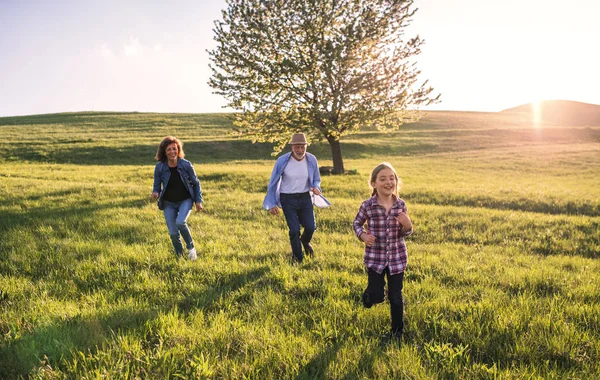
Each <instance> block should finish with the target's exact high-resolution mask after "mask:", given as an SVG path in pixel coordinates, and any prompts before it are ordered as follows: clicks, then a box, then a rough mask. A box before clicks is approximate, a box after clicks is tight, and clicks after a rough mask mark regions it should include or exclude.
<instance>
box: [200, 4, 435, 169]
mask: <svg viewBox="0 0 600 380" xmlns="http://www.w3.org/2000/svg"><path fill="white" fill-rule="evenodd" d="M412 5H413V1H412V0H227V9H225V10H223V11H222V17H223V19H222V20H217V21H215V28H214V29H213V32H214V34H215V36H214V39H215V41H216V42H217V47H216V48H215V49H214V50H212V51H209V52H208V53H209V58H210V61H211V63H210V68H211V70H212V76H211V78H210V80H209V85H210V86H211V87H213V89H215V91H214V93H216V94H219V95H222V96H223V97H225V99H227V100H228V102H229V103H228V106H229V107H231V108H234V109H236V110H239V111H242V112H240V113H236V114H235V115H234V125H235V126H236V127H238V132H239V134H240V135H243V136H249V137H251V138H252V141H253V142H257V141H261V142H267V141H268V142H272V143H276V144H275V147H274V150H275V152H276V153H277V152H280V151H281V150H282V149H283V147H284V146H285V144H286V143H287V141H288V139H289V136H290V133H291V132H298V131H302V132H304V133H306V134H307V136H308V137H309V138H310V139H311V140H323V139H325V140H327V142H328V143H329V144H330V146H331V153H332V159H333V166H334V169H333V171H334V173H343V172H344V163H343V160H342V150H341V146H340V138H341V137H342V136H344V135H347V134H350V133H355V132H357V131H358V130H360V128H361V127H363V126H366V125H371V126H375V127H377V128H378V129H379V130H381V131H390V130H396V129H397V128H399V127H400V125H401V124H402V123H403V122H406V121H407V120H413V119H414V118H415V117H416V116H417V113H416V112H415V111H414V110H416V109H418V107H419V106H420V105H428V104H431V103H434V102H437V101H438V99H439V95H438V96H437V97H430V94H431V93H432V91H433V88H431V87H428V85H427V81H425V82H424V83H422V84H421V85H417V83H416V82H417V76H418V75H419V74H420V71H419V70H418V69H417V67H416V63H415V62H412V61H411V58H412V57H414V56H416V55H418V54H419V53H420V46H421V45H422V43H423V40H421V39H420V38H419V36H416V37H412V38H409V39H404V32H405V29H406V27H407V26H408V25H409V23H410V21H411V20H412V17H413V15H414V13H415V12H416V9H414V10H412V9H411V7H412Z"/></svg>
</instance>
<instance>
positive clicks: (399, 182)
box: [369, 162, 402, 196]
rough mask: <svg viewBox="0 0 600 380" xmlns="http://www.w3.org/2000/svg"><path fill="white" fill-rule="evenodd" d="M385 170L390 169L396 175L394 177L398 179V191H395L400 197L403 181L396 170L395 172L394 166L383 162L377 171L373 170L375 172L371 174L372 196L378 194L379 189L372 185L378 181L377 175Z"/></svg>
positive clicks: (377, 167) (376, 168)
mask: <svg viewBox="0 0 600 380" xmlns="http://www.w3.org/2000/svg"><path fill="white" fill-rule="evenodd" d="M383 169H390V170H391V171H392V172H393V173H394V177H396V189H395V190H394V194H396V195H398V190H400V185H401V184H402V180H400V178H399V177H398V174H396V170H394V167H393V166H392V164H390V163H389V162H382V163H381V164H379V165H377V166H376V167H375V169H373V171H372V172H371V180H370V181H369V187H370V188H372V189H373V192H372V193H371V196H373V195H375V194H377V189H375V188H374V187H373V185H371V184H372V183H373V182H376V181H377V175H378V174H379V172H380V171H382V170H383Z"/></svg>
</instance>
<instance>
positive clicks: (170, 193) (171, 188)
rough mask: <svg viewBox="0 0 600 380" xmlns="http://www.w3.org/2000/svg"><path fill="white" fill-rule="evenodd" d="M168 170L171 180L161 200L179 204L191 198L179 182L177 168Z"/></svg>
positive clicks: (179, 177)
mask: <svg viewBox="0 0 600 380" xmlns="http://www.w3.org/2000/svg"><path fill="white" fill-rule="evenodd" d="M169 170H170V171H171V178H170V179H169V184H168V185H167V189H166V190H165V195H164V196H163V199H164V200H166V201H169V202H181V201H183V200H185V199H188V198H191V196H190V193H189V192H188V191H187V189H186V188H185V185H184V184H183V182H182V181H181V176H180V175H179V172H178V171H177V167H174V168H171V167H169Z"/></svg>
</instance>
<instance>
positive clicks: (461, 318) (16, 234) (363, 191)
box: [0, 112, 600, 379]
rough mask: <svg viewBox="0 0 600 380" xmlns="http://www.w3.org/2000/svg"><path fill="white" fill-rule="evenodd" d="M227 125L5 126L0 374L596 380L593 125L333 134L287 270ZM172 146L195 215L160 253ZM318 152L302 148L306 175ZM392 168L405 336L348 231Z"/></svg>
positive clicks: (46, 121)
mask: <svg viewBox="0 0 600 380" xmlns="http://www.w3.org/2000/svg"><path fill="white" fill-rule="evenodd" d="M231 130H232V125H231V122H230V119H228V117H227V116H226V115H181V114H173V115H164V114H114V113H109V114H104V113H81V114H58V115H37V116H28V117H11V118H0V131H1V132H2V135H3V136H5V138H4V139H3V140H2V141H1V142H0V153H1V154H0V215H1V216H2V217H1V218H0V363H1V364H0V378H3V379H4V378H7V379H11V378H39V379H53V378H56V379H62V378H131V379H133V378H298V379H313V378H334V379H338V378H382V379H383V378H386V379H387V378H417V379H428V378H432V379H433V378H442V379H456V378H463V379H470V378H477V379H479V378H481V379H495V378H573V379H575V378H577V379H578V378H597V377H598V376H600V367H599V364H598V363H600V343H599V342H600V333H599V331H600V288H599V285H598V284H600V278H599V277H600V275H599V273H600V263H599V261H598V260H599V259H600V235H599V234H598V231H599V230H600V176H599V175H598V173H600V154H599V151H600V127H594V126H592V127H582V128H570V127H569V128H567V127H561V126H559V125H552V126H548V125H546V126H542V127H540V128H539V129H536V128H532V126H531V124H528V121H527V120H525V119H523V118H522V116H520V115H507V114H485V113H457V112H432V113H428V114H427V115H425V117H424V118H423V119H422V120H421V121H420V122H419V123H410V124H406V125H404V127H403V129H402V132H401V133H400V132H392V133H387V134H380V133H378V132H377V131H376V130H375V129H374V128H366V129H365V130H363V131H361V132H359V133H357V134H355V135H353V136H351V137H349V139H348V144H347V150H346V151H345V153H346V154H347V157H348V158H349V160H348V163H349V166H350V167H351V168H352V170H353V171H354V172H355V174H353V175H344V176H325V177H323V189H324V192H325V195H326V196H327V197H328V199H330V200H331V201H332V203H333V206H332V207H331V208H328V209H318V210H316V213H317V223H318V230H317V232H316V234H315V240H314V246H315V250H316V258H315V259H313V260H307V261H306V262H305V263H303V264H301V265H296V266H294V265H291V263H290V256H291V253H290V248H289V243H288V237H287V230H286V227H285V221H284V220H283V217H281V216H280V217H273V216H269V215H268V214H267V213H266V212H265V211H264V210H262V209H261V204H262V199H263V196H264V192H265V190H266V185H267V182H268V177H269V174H270V171H271V169H272V166H273V159H272V158H271V157H270V156H269V154H270V151H271V149H272V145H270V144H258V145H253V144H251V142H250V141H247V140H232V139H231V138H230V137H228V133H229V132H230V131H231ZM168 134H172V135H176V136H177V137H180V138H181V139H182V140H183V142H184V148H185V151H186V157H188V158H190V159H191V160H192V162H193V163H194V164H195V167H196V170H197V172H198V174H199V176H200V180H201V182H202V186H203V190H204V195H205V206H206V210H205V211H204V212H203V213H194V214H193V215H192V216H191V217H190V218H189V225H190V228H191V230H192V234H193V236H194V238H195V240H196V244H197V248H198V251H199V259H198V260H197V261H195V262H190V261H186V260H179V261H178V260H176V259H175V258H174V254H173V253H172V247H171V243H170V240H169V238H168V233H167V230H166V226H165V225H164V220H163V216H162V214H161V213H160V212H159V210H158V209H157V208H156V204H154V203H152V202H150V200H149V195H150V191H151V184H152V173H153V166H154V160H153V156H154V153H155V150H156V148H157V146H158V143H159V142H160V140H161V139H162V137H163V136H165V135H168ZM326 148H327V146H325V144H322V143H315V144H312V145H311V146H310V147H309V151H311V152H313V153H316V154H317V156H318V157H319V158H320V161H321V164H323V165H328V164H330V163H329V162H327V160H324V159H323V158H322V154H323V152H325V151H326ZM384 160H385V161H389V162H391V163H392V164H393V165H394V166H395V168H396V170H397V171H398V173H399V175H400V177H401V178H402V181H403V186H402V189H401V197H403V199H405V200H406V201H407V204H408V207H409V212H410V215H411V218H412V220H413V223H414V225H415V233H414V235H413V236H412V237H410V238H409V239H408V242H407V244H408V249H409V265H408V269H407V272H406V277H405V287H404V297H405V302H406V317H405V322H406V333H405V336H404V340H403V342H402V343H401V344H398V343H395V342H388V341H387V340H386V339H382V337H381V335H382V334H383V333H385V332H387V330H388V328H389V323H390V316H389V308H388V306H386V305H379V306H375V307H373V308H371V309H364V308H363V307H362V306H361V303H360V294H361V292H362V291H363V290H364V287H365V286H366V275H365V273H364V269H363V265H362V254H363V247H362V246H361V244H360V243H359V241H358V240H357V238H356V237H355V236H354V235H353V233H352V230H351V221H352V219H353V217H354V215H355V213H356V212H357V210H358V206H359V204H360V202H361V201H362V200H364V199H365V198H367V197H368V196H369V194H370V190H369V188H368V184H367V181H368V176H369V173H370V170H371V169H372V168H373V167H374V166H376V165H377V164H378V163H380V162H381V161H384Z"/></svg>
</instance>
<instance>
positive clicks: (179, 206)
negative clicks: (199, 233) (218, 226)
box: [164, 198, 194, 256]
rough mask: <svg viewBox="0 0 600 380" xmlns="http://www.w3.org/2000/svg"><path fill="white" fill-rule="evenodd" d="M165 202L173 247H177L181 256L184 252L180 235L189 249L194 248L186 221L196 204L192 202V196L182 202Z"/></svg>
mask: <svg viewBox="0 0 600 380" xmlns="http://www.w3.org/2000/svg"><path fill="white" fill-rule="evenodd" d="M164 202H165V209H164V214H165V221H166V222H167V228H168V229H169V235H170V236H171V241H172V242H173V247H174V248H175V254H176V255H177V256H180V255H182V254H183V246H182V244H181V239H180V237H179V236H180V235H181V236H182V237H183V240H184V241H185V245H186V247H187V249H192V248H194V241H193V240H192V235H191V234H190V229H189V228H188V225H187V223H186V220H187V218H188V216H189V215H190V213H191V212H192V206H193V205H194V202H192V198H188V199H186V200H183V201H180V202H170V201H164Z"/></svg>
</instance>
